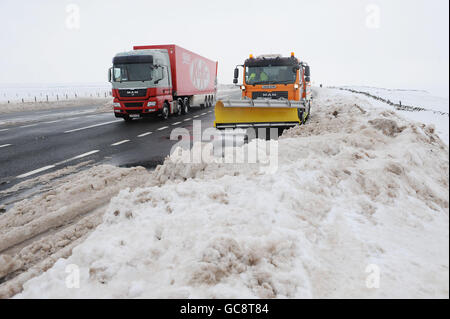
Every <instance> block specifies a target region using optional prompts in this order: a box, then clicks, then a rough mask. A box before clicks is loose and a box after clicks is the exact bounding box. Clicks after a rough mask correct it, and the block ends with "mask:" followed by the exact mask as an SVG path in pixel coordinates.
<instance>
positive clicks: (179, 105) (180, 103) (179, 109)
mask: <svg viewBox="0 0 450 319" xmlns="http://www.w3.org/2000/svg"><path fill="white" fill-rule="evenodd" d="M181 114H183V99H178V100H177V115H178V116H180V115H181Z"/></svg>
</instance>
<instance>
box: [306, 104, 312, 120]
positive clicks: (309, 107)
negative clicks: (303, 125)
mask: <svg viewBox="0 0 450 319" xmlns="http://www.w3.org/2000/svg"><path fill="white" fill-rule="evenodd" d="M310 115H311V101H309V102H308V114H306V117H305V122H306V121H307V120H309V116H310Z"/></svg>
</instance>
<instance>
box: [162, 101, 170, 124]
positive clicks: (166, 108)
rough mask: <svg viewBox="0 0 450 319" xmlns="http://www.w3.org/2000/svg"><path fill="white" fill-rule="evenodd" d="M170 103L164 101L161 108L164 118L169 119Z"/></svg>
mask: <svg viewBox="0 0 450 319" xmlns="http://www.w3.org/2000/svg"><path fill="white" fill-rule="evenodd" d="M169 112H170V110H169V104H168V103H167V102H165V103H164V106H163V108H162V110H161V116H162V118H163V120H167V119H168V118H169Z"/></svg>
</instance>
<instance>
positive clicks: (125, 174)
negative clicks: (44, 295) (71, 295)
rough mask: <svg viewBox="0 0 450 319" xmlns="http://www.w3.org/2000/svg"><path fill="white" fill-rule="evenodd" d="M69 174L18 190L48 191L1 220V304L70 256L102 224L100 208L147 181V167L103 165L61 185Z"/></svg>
mask: <svg viewBox="0 0 450 319" xmlns="http://www.w3.org/2000/svg"><path fill="white" fill-rule="evenodd" d="M75 168H76V166H75ZM70 170H71V168H70V167H68V168H64V169H63V170H61V171H56V172H53V173H49V174H46V175H43V176H40V177H39V178H36V180H35V181H34V182H33V181H32V182H31V184H29V183H26V184H22V185H21V186H19V187H18V189H21V188H23V187H26V186H31V187H32V186H33V185H35V184H36V183H37V182H40V183H45V184H46V187H44V190H41V191H37V194H35V196H29V197H30V198H27V199H24V200H21V201H18V202H17V203H16V204H14V206H13V207H12V208H11V209H9V210H7V211H6V212H5V213H2V214H0V298H6V297H9V296H12V295H14V294H16V293H18V292H20V291H21V290H22V284H23V283H24V282H25V281H26V280H28V279H30V278H32V277H34V276H36V275H39V274H40V273H42V272H43V271H45V270H47V269H48V268H50V267H51V266H53V264H54V262H55V261H56V260H57V259H59V258H61V257H67V256H70V253H71V250H72V248H73V247H74V246H76V245H77V244H79V243H80V242H81V241H82V240H83V239H84V238H85V237H86V235H87V234H88V233H89V232H90V231H92V229H94V228H95V227H96V226H97V225H98V224H99V223H100V222H101V221H102V214H103V212H104V210H103V209H101V208H102V206H105V205H106V204H107V203H108V202H109V200H110V198H111V197H113V196H114V195H116V194H117V193H118V192H119V191H120V190H121V189H123V188H125V187H136V186H141V185H143V184H144V182H145V181H146V180H147V179H148V177H149V175H148V173H147V172H146V170H145V169H144V168H143V167H136V168H117V167H114V166H111V165H100V166H95V167H92V168H90V169H86V170H83V171H81V172H78V173H75V174H73V175H70V176H65V177H62V178H59V179H57V178H58V177H60V176H59V175H58V173H59V174H60V175H61V174H62V175H65V174H67V173H70ZM45 189H47V190H45Z"/></svg>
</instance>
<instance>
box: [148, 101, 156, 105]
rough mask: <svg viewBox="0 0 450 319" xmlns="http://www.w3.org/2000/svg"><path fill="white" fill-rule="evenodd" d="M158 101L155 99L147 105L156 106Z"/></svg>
mask: <svg viewBox="0 0 450 319" xmlns="http://www.w3.org/2000/svg"><path fill="white" fill-rule="evenodd" d="M155 105H156V102H155V101H150V102H148V103H147V106H155Z"/></svg>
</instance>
